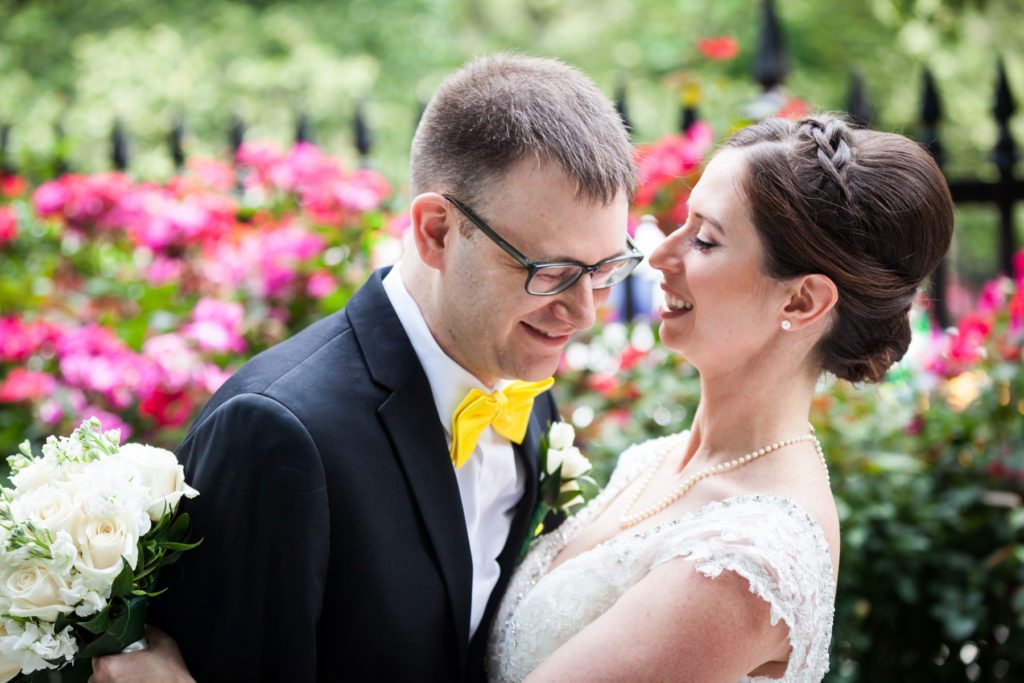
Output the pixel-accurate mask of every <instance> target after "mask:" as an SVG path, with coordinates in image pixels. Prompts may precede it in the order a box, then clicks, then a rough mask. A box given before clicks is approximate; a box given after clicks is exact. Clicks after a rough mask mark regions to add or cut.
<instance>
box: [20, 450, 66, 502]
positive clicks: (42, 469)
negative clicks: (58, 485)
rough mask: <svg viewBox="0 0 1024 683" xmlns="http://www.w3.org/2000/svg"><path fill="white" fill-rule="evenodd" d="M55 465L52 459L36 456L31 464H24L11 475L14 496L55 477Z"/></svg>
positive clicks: (56, 475)
mask: <svg viewBox="0 0 1024 683" xmlns="http://www.w3.org/2000/svg"><path fill="white" fill-rule="evenodd" d="M57 477H58V474H57V465H56V464H55V463H54V462H53V460H52V459H44V458H36V459H35V460H33V461H32V464H30V465H26V466H25V467H23V468H22V469H21V471H19V472H18V473H17V474H15V475H14V476H12V477H11V483H12V484H14V491H15V496H20V495H23V494H24V493H25V492H27V491H30V490H32V489H34V488H36V487H37V486H42V485H43V484H46V483H48V482H51V481H53V480H55V479H57Z"/></svg>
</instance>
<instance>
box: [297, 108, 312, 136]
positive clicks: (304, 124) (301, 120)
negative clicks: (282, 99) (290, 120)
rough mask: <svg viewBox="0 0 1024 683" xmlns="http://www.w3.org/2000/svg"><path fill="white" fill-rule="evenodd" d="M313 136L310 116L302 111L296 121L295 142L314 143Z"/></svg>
mask: <svg viewBox="0 0 1024 683" xmlns="http://www.w3.org/2000/svg"><path fill="white" fill-rule="evenodd" d="M313 138H314V136H313V124H312V123H310V121H309V116H308V115H307V114H306V112H305V110H300V111H299V115H298V117H296V119H295V142H296V143H299V142H310V143H311V142H314V139H313Z"/></svg>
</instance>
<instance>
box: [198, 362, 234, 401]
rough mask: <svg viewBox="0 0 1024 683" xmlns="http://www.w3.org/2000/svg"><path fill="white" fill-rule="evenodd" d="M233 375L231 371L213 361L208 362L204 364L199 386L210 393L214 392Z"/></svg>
mask: <svg viewBox="0 0 1024 683" xmlns="http://www.w3.org/2000/svg"><path fill="white" fill-rule="evenodd" d="M230 377H231V373H230V372H228V371H227V370H222V369H220V368H219V367H217V366H216V365H214V364H213V363H207V364H206V365H204V366H203V369H202V370H201V371H200V376H199V386H200V387H201V388H202V389H203V390H204V391H206V393H208V394H213V393H214V392H215V391H217V390H218V389H220V387H221V385H222V384H224V382H227V381H228V379H229V378H230Z"/></svg>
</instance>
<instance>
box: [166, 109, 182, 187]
mask: <svg viewBox="0 0 1024 683" xmlns="http://www.w3.org/2000/svg"><path fill="white" fill-rule="evenodd" d="M167 142H168V145H169V146H170V148H171V161H173V162H174V170H175V171H177V172H178V173H181V169H183V168H185V117H184V116H183V115H182V114H178V115H177V116H175V117H174V125H173V126H171V132H170V135H168V137H167Z"/></svg>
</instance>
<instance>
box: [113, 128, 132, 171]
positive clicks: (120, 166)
mask: <svg viewBox="0 0 1024 683" xmlns="http://www.w3.org/2000/svg"><path fill="white" fill-rule="evenodd" d="M110 162H111V163H112V164H113V165H114V170H116V171H120V172H122V173H123V172H125V171H126V170H128V134H127V133H126V132H125V129H124V122H122V121H121V119H114V127H113V128H112V129H111V130H110Z"/></svg>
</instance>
